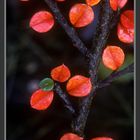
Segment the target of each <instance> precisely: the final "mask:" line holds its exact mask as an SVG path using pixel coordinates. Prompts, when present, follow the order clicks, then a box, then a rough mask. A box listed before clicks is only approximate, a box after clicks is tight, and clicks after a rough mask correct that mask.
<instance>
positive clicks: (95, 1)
mask: <svg viewBox="0 0 140 140" xmlns="http://www.w3.org/2000/svg"><path fill="white" fill-rule="evenodd" d="M100 1H101V0H86V3H87V5H89V6H94V5H97V4H98V3H99V2H100Z"/></svg>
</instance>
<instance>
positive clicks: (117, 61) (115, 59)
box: [102, 46, 125, 70]
mask: <svg viewBox="0 0 140 140" xmlns="http://www.w3.org/2000/svg"><path fill="white" fill-rule="evenodd" d="M124 58H125V55H124V52H123V50H122V49H121V48H120V47H117V46H107V47H106V48H105V49H104V51H103V55H102V60H103V64H104V65H105V66H106V67H107V68H109V69H111V70H116V69H118V68H119V67H120V66H121V65H122V64H123V62H124Z"/></svg>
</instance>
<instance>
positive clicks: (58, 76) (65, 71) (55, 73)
mask: <svg viewBox="0 0 140 140" xmlns="http://www.w3.org/2000/svg"><path fill="white" fill-rule="evenodd" d="M70 75H71V74H70V70H69V68H68V67H67V66H65V65H64V64H63V65H60V66H58V67H55V68H54V69H52V71H51V77H52V78H53V79H54V80H56V81H58V82H65V81H67V80H68V79H69V78H70Z"/></svg>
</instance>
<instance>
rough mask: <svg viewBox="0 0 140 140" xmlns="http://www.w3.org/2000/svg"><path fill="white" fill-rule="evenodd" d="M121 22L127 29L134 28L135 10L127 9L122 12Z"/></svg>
mask: <svg viewBox="0 0 140 140" xmlns="http://www.w3.org/2000/svg"><path fill="white" fill-rule="evenodd" d="M120 19H121V24H122V25H123V26H124V27H125V28H127V29H134V11H133V10H127V11H124V12H123V13H122V14H121V18H120Z"/></svg>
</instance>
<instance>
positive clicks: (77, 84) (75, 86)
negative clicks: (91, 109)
mask: <svg viewBox="0 0 140 140" xmlns="http://www.w3.org/2000/svg"><path fill="white" fill-rule="evenodd" d="M66 88H67V91H68V93H69V94H70V95H71V96H75V97H83V96H87V95H89V93H90V91H91V89H92V84H91V81H90V78H87V77H84V76H82V75H76V76H73V77H72V78H71V79H70V80H69V81H68V83H67V86H66Z"/></svg>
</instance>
